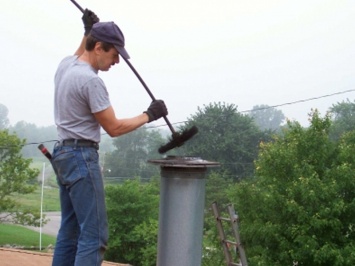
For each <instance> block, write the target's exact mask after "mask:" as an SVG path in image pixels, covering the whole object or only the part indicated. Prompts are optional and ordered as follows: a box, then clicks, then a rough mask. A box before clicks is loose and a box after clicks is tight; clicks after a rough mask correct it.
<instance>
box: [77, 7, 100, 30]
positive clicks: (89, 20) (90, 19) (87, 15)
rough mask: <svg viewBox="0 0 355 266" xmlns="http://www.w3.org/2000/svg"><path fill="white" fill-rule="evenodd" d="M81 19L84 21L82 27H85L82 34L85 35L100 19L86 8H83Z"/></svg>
mask: <svg viewBox="0 0 355 266" xmlns="http://www.w3.org/2000/svg"><path fill="white" fill-rule="evenodd" d="M81 19H82V21H83V23H84V29H85V32H84V35H85V36H88V35H89V33H90V31H91V28H92V26H93V25H94V24H95V23H96V22H99V21H100V19H99V18H98V17H97V16H96V14H95V13H94V12H92V11H91V10H89V9H87V8H86V9H85V11H84V14H83V16H82V18H81Z"/></svg>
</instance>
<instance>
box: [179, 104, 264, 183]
mask: <svg viewBox="0 0 355 266" xmlns="http://www.w3.org/2000/svg"><path fill="white" fill-rule="evenodd" d="M192 125H195V126H197V128H198V129H199V133H198V134H197V135H196V136H194V137H193V138H192V139H190V140H189V141H188V142H187V143H185V145H183V146H182V147H181V148H180V151H179V154H181V155H190V156H197V157H201V158H202V159H205V160H211V161H217V162H219V163H220V164H221V167H220V171H221V172H224V173H228V174H229V175H232V176H233V178H234V179H235V180H238V179H241V178H244V177H246V176H251V175H253V170H254V166H253V161H254V160H255V159H256V157H257V153H258V146H259V143H260V141H262V140H265V139H268V136H267V134H265V133H263V132H261V131H260V130H259V129H258V128H257V126H256V125H255V123H254V122H253V119H252V118H251V117H249V116H247V115H243V114H241V113H239V112H238V111H237V107H236V106H235V105H234V104H225V103H223V104H222V103H213V104H209V105H207V106H204V108H198V112H197V113H196V114H194V115H192V116H191V118H190V119H189V120H188V122H187V123H186V128H189V127H191V126H192Z"/></svg>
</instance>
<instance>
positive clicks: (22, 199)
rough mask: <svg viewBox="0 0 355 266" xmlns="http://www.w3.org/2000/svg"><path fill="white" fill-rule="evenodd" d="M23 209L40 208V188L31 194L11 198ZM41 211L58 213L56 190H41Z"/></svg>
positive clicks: (48, 188)
mask: <svg viewBox="0 0 355 266" xmlns="http://www.w3.org/2000/svg"><path fill="white" fill-rule="evenodd" d="M13 197H14V198H15V199H16V201H17V202H19V203H20V204H21V206H22V207H23V208H26V207H32V208H38V210H40V208H41V186H38V188H37V189H36V190H35V191H34V192H33V193H31V194H26V195H22V194H17V195H15V196H13ZM43 211H44V212H51V211H60V204H59V194H58V188H52V187H46V188H44V189H43Z"/></svg>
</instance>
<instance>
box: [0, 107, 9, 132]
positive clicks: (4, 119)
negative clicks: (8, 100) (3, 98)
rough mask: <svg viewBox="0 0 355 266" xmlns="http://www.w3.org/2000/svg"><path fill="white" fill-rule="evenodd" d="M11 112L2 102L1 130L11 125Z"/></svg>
mask: <svg viewBox="0 0 355 266" xmlns="http://www.w3.org/2000/svg"><path fill="white" fill-rule="evenodd" d="M8 114H9V110H8V109H7V107H6V106H5V105H3V104H1V103H0V130H2V129H5V128H7V127H8V126H9V119H8V118H7V115H8Z"/></svg>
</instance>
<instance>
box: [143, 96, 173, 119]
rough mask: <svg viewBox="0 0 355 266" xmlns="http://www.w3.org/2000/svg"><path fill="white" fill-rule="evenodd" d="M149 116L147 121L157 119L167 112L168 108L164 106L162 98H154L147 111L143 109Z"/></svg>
mask: <svg viewBox="0 0 355 266" xmlns="http://www.w3.org/2000/svg"><path fill="white" fill-rule="evenodd" d="M144 113H146V114H147V115H148V116H149V121H148V123H150V122H152V121H154V120H157V119H159V118H161V117H163V116H166V115H167V114H168V109H167V108H166V106H165V103H164V101H163V100H154V101H152V103H151V104H150V106H149V107H148V109H147V111H144Z"/></svg>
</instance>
